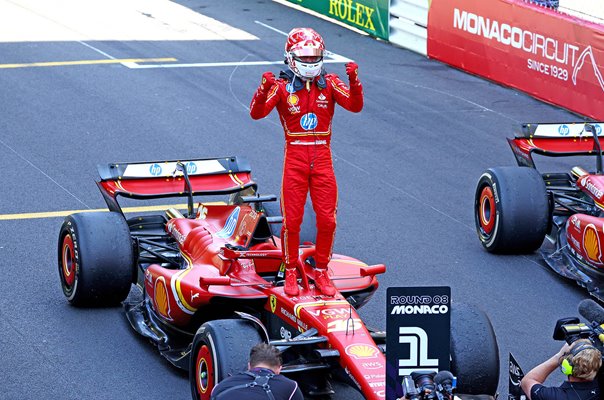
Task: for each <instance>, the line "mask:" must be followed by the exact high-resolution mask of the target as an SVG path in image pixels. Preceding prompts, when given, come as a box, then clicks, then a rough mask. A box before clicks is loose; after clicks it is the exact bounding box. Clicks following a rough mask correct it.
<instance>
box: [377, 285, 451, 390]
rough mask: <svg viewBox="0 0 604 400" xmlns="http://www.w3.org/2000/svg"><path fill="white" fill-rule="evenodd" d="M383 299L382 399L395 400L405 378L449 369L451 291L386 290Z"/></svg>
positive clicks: (416, 288)
mask: <svg viewBox="0 0 604 400" xmlns="http://www.w3.org/2000/svg"><path fill="white" fill-rule="evenodd" d="M386 299H387V302H388V303H387V305H386V310H387V313H388V314H387V317H386V338H387V339H386V348H387V349H388V351H387V352H386V398H387V399H395V398H399V397H402V396H403V393H402V388H401V383H402V381H403V378H404V377H405V376H406V375H411V373H412V372H414V371H434V372H437V371H442V370H448V369H449V351H450V338H451V334H450V326H451V288H450V287H446V286H438V287H407V288H406V287H390V288H388V290H387V291H386Z"/></svg>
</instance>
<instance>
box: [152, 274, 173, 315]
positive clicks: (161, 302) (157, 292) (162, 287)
mask: <svg viewBox="0 0 604 400" xmlns="http://www.w3.org/2000/svg"><path fill="white" fill-rule="evenodd" d="M153 291H154V296H153V299H154V301H155V308H156V309H157V312H158V313H159V315H161V316H162V317H164V318H166V319H172V318H171V317H170V299H169V298H168V289H167V288H166V281H165V279H164V277H163V276H160V277H159V278H157V280H156V281H155V287H154V289H153Z"/></svg>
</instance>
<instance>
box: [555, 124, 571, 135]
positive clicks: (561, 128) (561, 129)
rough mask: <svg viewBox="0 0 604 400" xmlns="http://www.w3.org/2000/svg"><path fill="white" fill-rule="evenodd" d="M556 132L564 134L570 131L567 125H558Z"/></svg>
mask: <svg viewBox="0 0 604 400" xmlns="http://www.w3.org/2000/svg"><path fill="white" fill-rule="evenodd" d="M558 133H559V134H560V135H562V136H566V135H568V134H569V133H570V128H569V127H568V125H560V126H559V127H558Z"/></svg>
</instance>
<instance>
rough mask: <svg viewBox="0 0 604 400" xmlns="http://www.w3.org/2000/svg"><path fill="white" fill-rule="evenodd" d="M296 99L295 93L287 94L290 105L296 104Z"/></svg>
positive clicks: (297, 99)
mask: <svg viewBox="0 0 604 400" xmlns="http://www.w3.org/2000/svg"><path fill="white" fill-rule="evenodd" d="M298 101H300V99H299V98H298V96H296V95H295V94H290V95H289V96H287V102H288V103H289V104H291V105H292V106H295V105H296V104H298Z"/></svg>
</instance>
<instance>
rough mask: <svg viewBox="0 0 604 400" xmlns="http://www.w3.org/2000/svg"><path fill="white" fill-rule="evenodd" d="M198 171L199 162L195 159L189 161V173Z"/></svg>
mask: <svg viewBox="0 0 604 400" xmlns="http://www.w3.org/2000/svg"><path fill="white" fill-rule="evenodd" d="M196 172H197V164H195V163H194V162H193V161H190V162H188V163H187V174H189V175H191V174H194V173H196Z"/></svg>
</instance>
